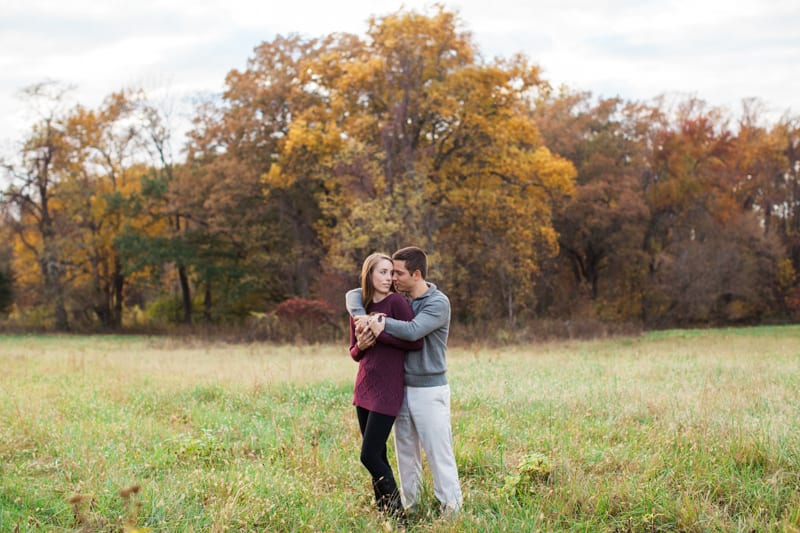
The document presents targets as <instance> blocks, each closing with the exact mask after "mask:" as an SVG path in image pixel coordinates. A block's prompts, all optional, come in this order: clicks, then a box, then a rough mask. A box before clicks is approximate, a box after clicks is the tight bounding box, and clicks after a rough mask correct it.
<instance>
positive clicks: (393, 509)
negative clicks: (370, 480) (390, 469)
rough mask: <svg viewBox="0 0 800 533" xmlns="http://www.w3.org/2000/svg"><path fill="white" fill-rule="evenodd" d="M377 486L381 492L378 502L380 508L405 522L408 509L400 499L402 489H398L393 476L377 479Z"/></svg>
mask: <svg viewBox="0 0 800 533" xmlns="http://www.w3.org/2000/svg"><path fill="white" fill-rule="evenodd" d="M375 488H376V489H377V492H379V493H380V495H381V498H380V501H379V503H378V509H380V510H381V511H382V512H384V513H386V514H388V515H389V516H391V517H394V518H396V519H397V520H399V521H400V522H401V523H405V520H406V511H405V509H403V503H402V501H401V500H400V491H399V490H397V483H395V481H394V479H393V478H388V479H387V478H385V477H382V478H380V479H377V480H375Z"/></svg>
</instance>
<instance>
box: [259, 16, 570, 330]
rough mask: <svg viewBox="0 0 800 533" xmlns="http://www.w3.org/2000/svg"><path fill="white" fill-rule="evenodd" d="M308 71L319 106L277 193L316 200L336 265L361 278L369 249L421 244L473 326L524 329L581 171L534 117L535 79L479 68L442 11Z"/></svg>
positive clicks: (302, 123)
mask: <svg viewBox="0 0 800 533" xmlns="http://www.w3.org/2000/svg"><path fill="white" fill-rule="evenodd" d="M302 72H303V73H304V75H305V77H304V78H303V83H301V87H302V89H303V91H304V92H305V93H308V94H310V96H309V97H308V105H307V106H306V107H305V108H304V109H303V111H302V113H300V114H299V115H298V116H297V117H296V119H295V120H294V121H293V122H292V124H291V128H290V130H289V132H288V134H287V138H286V142H285V143H284V144H283V145H282V148H283V150H282V152H281V153H280V158H279V159H278V160H277V161H276V162H275V163H274V164H273V165H272V166H271V169H270V172H269V174H268V175H267V178H266V185H267V187H268V188H269V190H270V191H273V190H276V189H282V188H285V187H286V186H287V185H294V184H296V183H299V182H302V183H306V184H308V185H307V186H308V187H310V188H312V189H315V190H316V198H317V199H318V202H319V205H320V208H321V210H322V214H323V215H324V217H323V218H322V219H321V221H320V223H319V224H318V225H317V228H318V231H319V235H320V239H321V241H322V243H323V245H324V248H325V250H326V252H327V261H328V263H329V264H332V265H334V266H336V267H337V268H338V269H340V270H342V271H349V272H353V273H354V272H355V271H356V267H357V265H358V264H359V263H360V262H361V260H362V259H363V257H364V256H365V255H366V254H367V253H369V252H370V251H372V250H376V249H382V250H388V251H391V250H394V249H396V248H398V247H400V246H402V245H405V244H409V243H415V244H418V245H420V246H422V247H424V248H426V249H427V250H429V251H430V252H431V253H432V255H433V257H434V261H433V263H434V264H435V265H436V266H437V268H438V270H437V274H438V276H442V277H443V281H442V283H446V284H447V290H448V294H449V295H450V297H451V299H453V300H454V302H455V305H454V307H455V308H456V309H459V310H460V315H461V317H462V318H470V317H472V318H486V317H492V316H497V315H498V314H499V315H501V316H506V317H507V318H509V320H513V319H514V318H515V313H516V312H519V311H520V310H522V309H525V307H526V306H527V305H528V303H529V299H530V297H531V295H532V291H531V289H532V280H533V275H534V273H535V272H536V270H537V268H538V266H539V264H540V261H541V260H542V257H544V256H546V255H548V254H552V253H554V252H555V250H556V248H557V243H556V235H555V233H554V231H553V229H552V223H551V214H552V205H553V202H555V201H558V200H559V199H561V198H563V197H564V196H566V195H568V194H569V193H570V192H571V190H572V182H571V179H572V177H573V175H574V168H573V167H572V165H571V164H570V163H569V162H568V161H566V160H564V159H561V158H559V157H557V156H554V155H553V154H552V153H551V152H550V151H549V150H548V149H547V148H546V147H545V146H544V143H543V142H542V140H541V138H540V137H539V133H538V131H537V129H536V125H535V123H534V122H533V120H532V119H531V118H530V117H529V115H528V114H527V113H526V110H527V109H528V108H529V105H530V101H531V98H532V97H533V96H534V95H535V94H536V93H537V91H538V90H539V89H540V88H541V87H543V86H544V83H543V82H542V80H541V79H540V78H539V73H538V69H537V68H536V67H533V66H531V65H529V64H528V62H527V61H526V60H525V59H524V58H523V57H515V58H513V59H511V60H508V61H496V62H494V63H484V62H482V61H481V60H480V57H479V56H478V54H477V52H476V49H475V47H474V44H473V43H472V40H471V37H470V35H469V34H468V33H466V32H464V31H461V30H460V29H459V26H458V19H457V17H456V16H455V15H454V14H452V13H449V12H446V11H445V10H443V9H442V8H438V9H436V10H435V12H434V13H433V14H431V15H423V14H418V13H413V12H404V11H400V12H397V13H395V14H392V15H388V16H386V17H382V18H374V19H372V20H371V21H370V27H369V31H368V32H367V39H366V40H365V41H360V40H358V39H356V38H354V37H352V36H337V37H336V38H333V39H332V40H330V41H328V44H327V51H326V53H320V54H315V55H314V56H313V57H310V58H308V60H307V61H306V62H305V63H304V68H303V70H302ZM307 154H314V155H313V156H312V161H313V162H314V168H313V169H310V168H309V166H308V159H307ZM270 194H271V193H270Z"/></svg>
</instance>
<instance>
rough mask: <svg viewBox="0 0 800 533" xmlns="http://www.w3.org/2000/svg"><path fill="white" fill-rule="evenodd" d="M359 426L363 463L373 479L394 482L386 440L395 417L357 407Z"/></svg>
mask: <svg viewBox="0 0 800 533" xmlns="http://www.w3.org/2000/svg"><path fill="white" fill-rule="evenodd" d="M356 414H357V415H358V426H359V427H360V428H361V437H362V441H361V462H362V463H363V464H364V466H365V467H367V470H369V473H370V474H371V475H372V479H373V481H374V480H377V479H380V478H382V477H383V478H386V479H392V480H394V475H393V474H392V467H391V465H390V464H389V459H388V458H387V457H386V439H388V438H389V433H390V432H391V431H392V425H393V424H394V419H395V417H393V416H389V415H382V414H381V413H376V412H375V411H370V410H368V409H364V408H363V407H358V406H356Z"/></svg>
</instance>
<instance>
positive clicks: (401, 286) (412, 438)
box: [346, 246, 462, 519]
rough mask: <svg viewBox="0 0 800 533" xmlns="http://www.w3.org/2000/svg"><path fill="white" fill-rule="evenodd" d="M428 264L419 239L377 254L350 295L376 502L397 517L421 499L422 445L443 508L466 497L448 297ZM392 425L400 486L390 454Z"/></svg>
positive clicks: (357, 397)
mask: <svg viewBox="0 0 800 533" xmlns="http://www.w3.org/2000/svg"><path fill="white" fill-rule="evenodd" d="M427 271H428V259H427V256H426V255H425V252H423V251H422V250H421V249H420V248H417V247H415V246H410V247H407V248H402V249H400V250H398V251H397V252H395V253H394V254H393V255H392V257H389V256H387V255H384V254H372V255H370V256H369V257H367V258H366V259H365V260H364V264H363V266H362V269H361V288H360V289H353V290H351V291H349V292H348V293H347V296H346V301H347V310H348V312H349V313H350V316H351V318H350V355H351V357H352V358H353V359H354V360H355V361H358V363H359V368H358V374H357V376H356V384H355V392H354V397H353V404H354V405H355V406H356V413H357V415H358V424H359V427H360V429H361V435H362V445H361V462H362V463H363V464H364V466H365V467H366V468H367V470H368V471H369V473H370V475H371V476H372V485H373V489H374V493H375V500H376V502H377V505H378V508H379V509H380V510H381V511H383V512H385V513H387V514H389V515H391V516H394V517H396V518H399V519H405V509H410V508H413V507H414V505H415V504H416V503H417V498H418V496H419V490H420V486H421V482H422V457H421V450H425V456H426V458H427V460H428V464H429V465H430V468H431V472H432V474H433V484H434V495H435V496H436V498H437V499H438V500H439V502H440V504H441V510H442V514H443V515H454V514H455V513H457V512H458V510H459V509H460V507H461V502H462V496H461V487H460V485H459V481H458V470H457V468H456V461H455V454H454V453H453V437H452V430H451V426H450V386H449V385H448V383H447V374H446V373H447V365H446V350H447V335H448V331H449V328H450V301H449V300H448V298H447V296H445V294H444V293H443V292H441V291H440V290H439V289H437V288H436V285H434V284H432V283H429V282H427V281H426V279H425V278H426V276H427ZM395 290H396V291H397V292H394V291H395ZM393 425H394V442H395V453H396V456H397V468H398V473H399V476H400V489H398V485H397V481H396V480H395V477H394V474H393V473H392V467H391V465H390V464H389V460H388V458H387V456H386V441H387V439H388V437H389V433H390V432H391V429H392V426H393Z"/></svg>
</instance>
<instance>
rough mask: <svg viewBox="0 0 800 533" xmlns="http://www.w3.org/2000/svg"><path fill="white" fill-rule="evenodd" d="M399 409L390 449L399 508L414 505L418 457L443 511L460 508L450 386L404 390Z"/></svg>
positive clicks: (419, 472) (419, 469) (419, 475)
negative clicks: (397, 477) (394, 457)
mask: <svg viewBox="0 0 800 533" xmlns="http://www.w3.org/2000/svg"><path fill="white" fill-rule="evenodd" d="M404 392H405V394H404V396H403V405H402V407H401V408H400V413H398V415H397V418H396V419H395V423H394V447H395V453H396V454H397V470H398V473H399V475H400V485H401V495H402V499H403V506H404V507H406V508H408V507H411V506H413V505H414V504H415V503H417V496H418V495H419V489H420V486H421V483H422V455H421V451H420V450H425V457H426V458H427V459H428V465H429V466H430V468H431V473H432V474H433V493H434V495H435V496H436V498H437V499H438V500H439V502H440V503H441V505H442V508H443V509H446V508H449V509H450V510H458V509H459V508H460V507H461V502H462V497H461V486H460V485H459V482H458V469H457V468H456V457H455V454H454V453H453V432H452V428H451V426H450V385H441V386H438V387H405V390H404Z"/></svg>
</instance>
